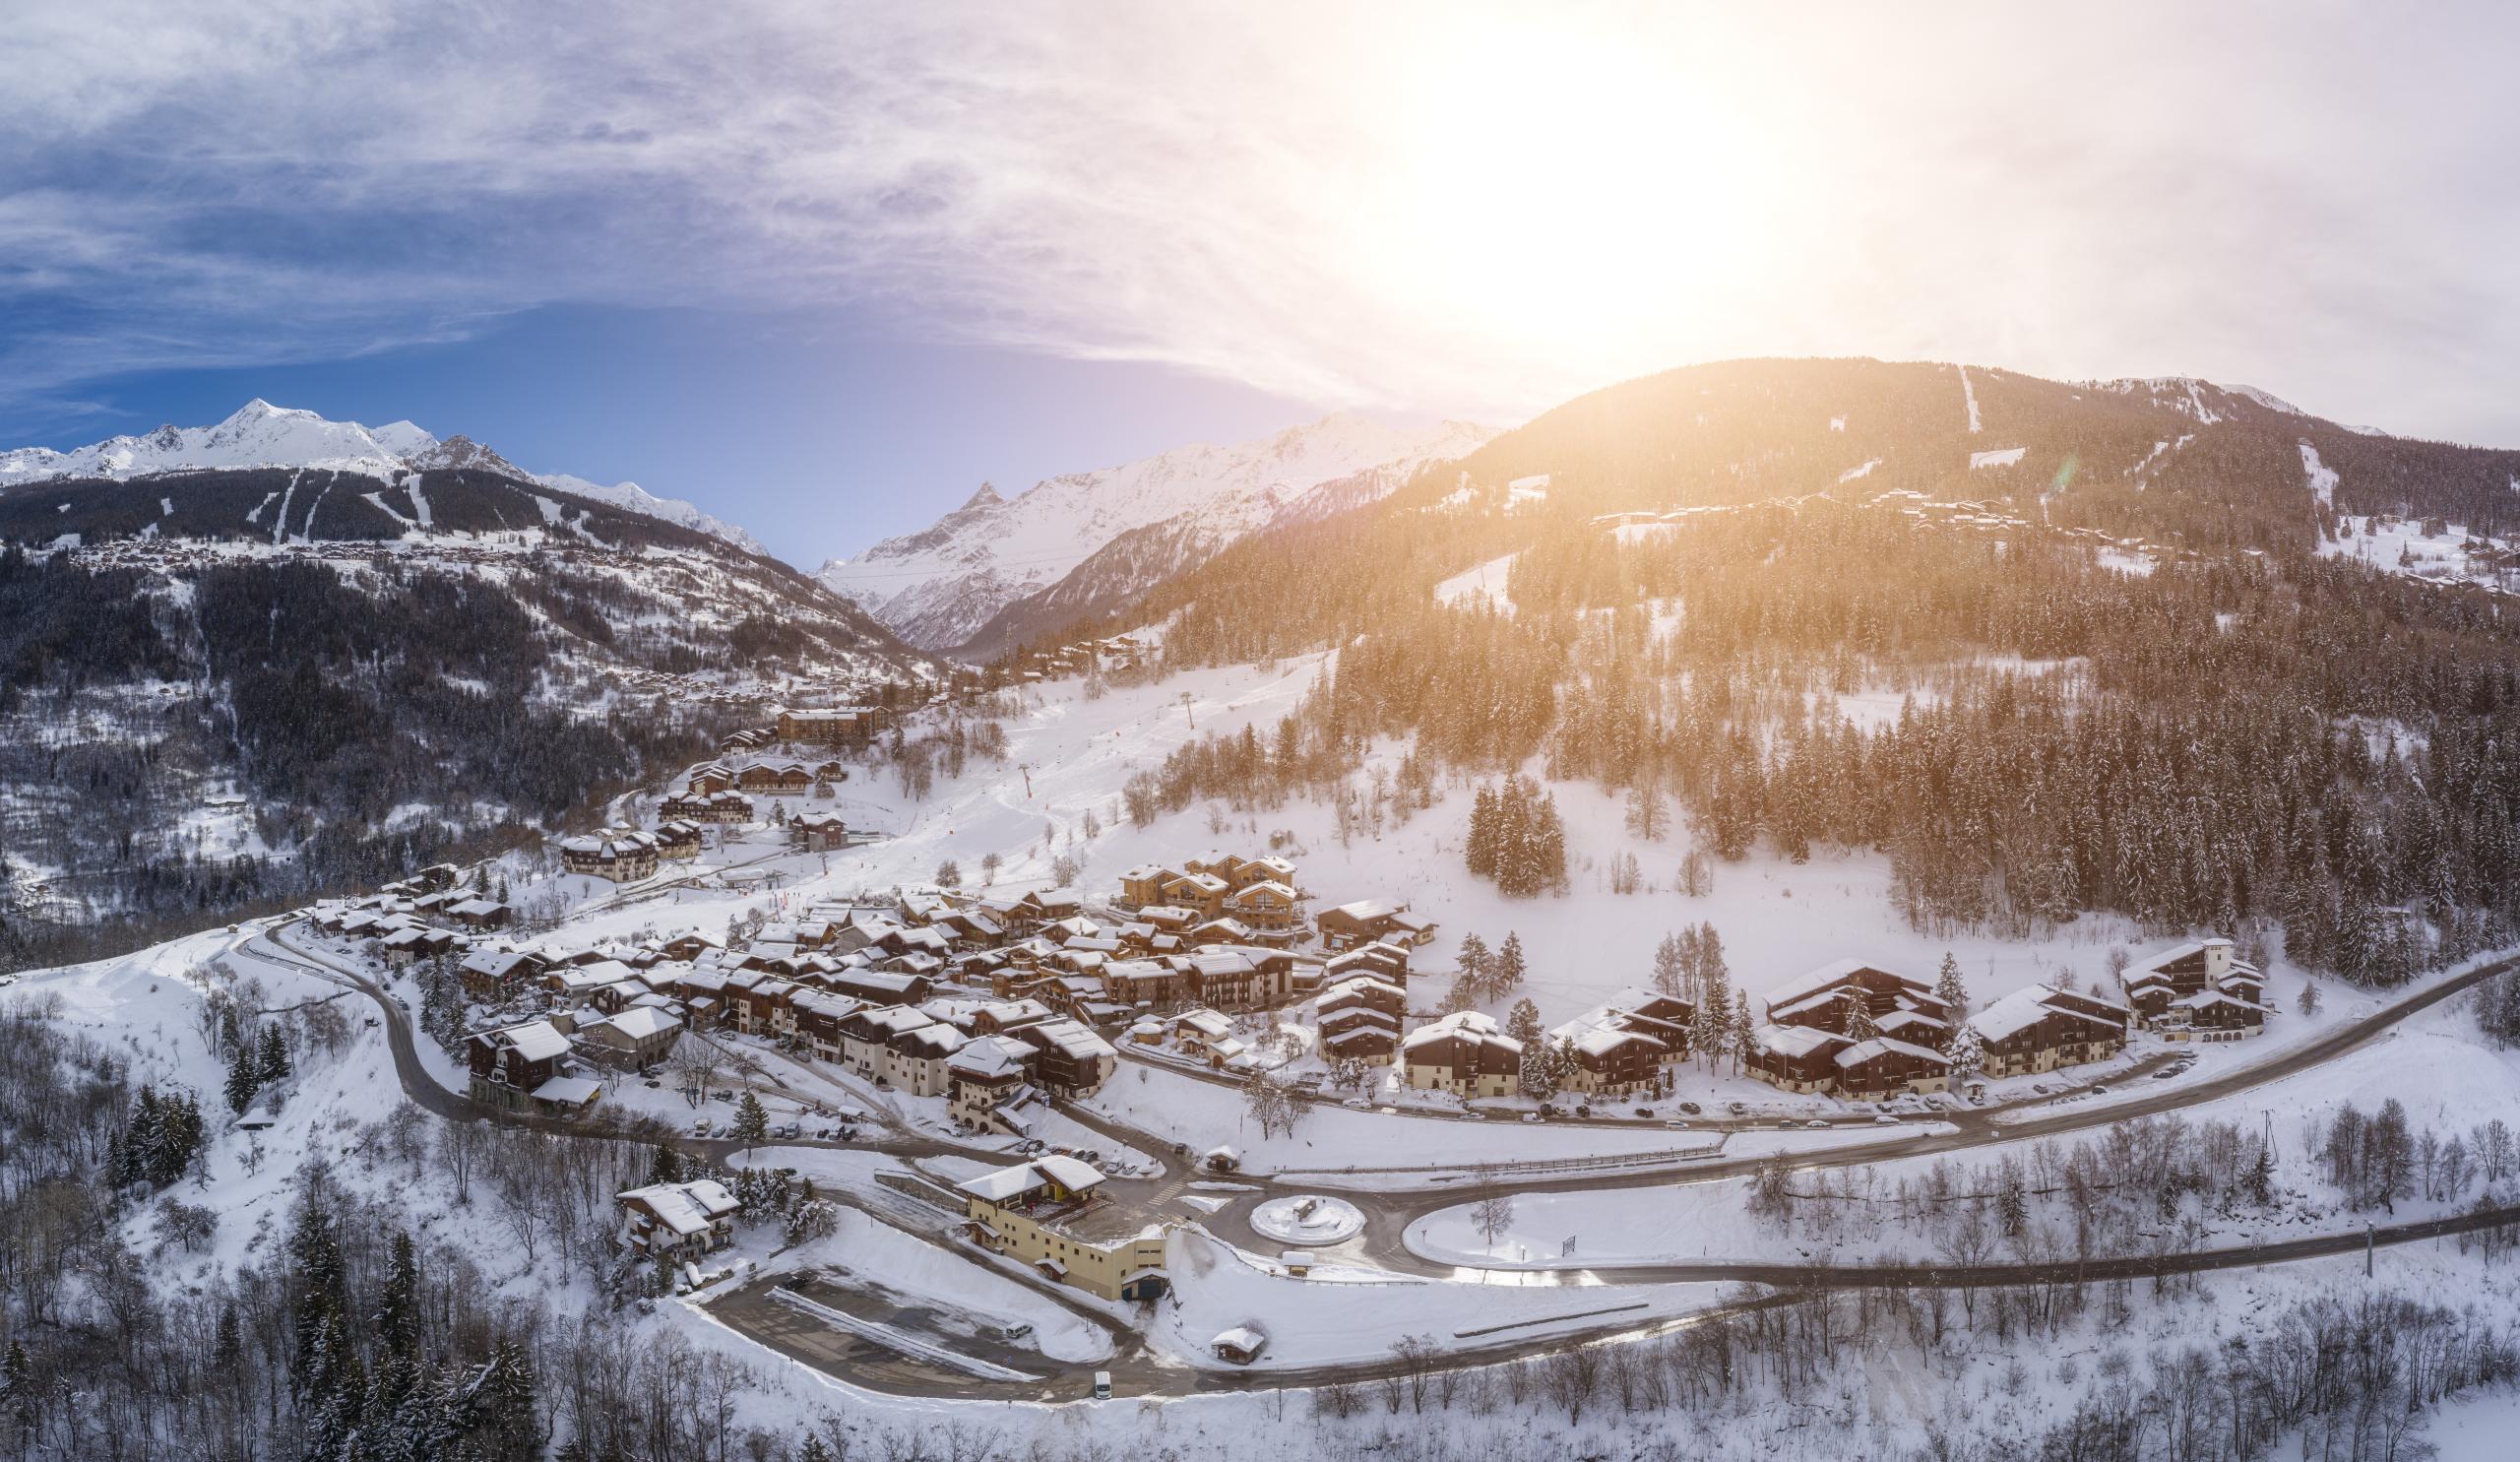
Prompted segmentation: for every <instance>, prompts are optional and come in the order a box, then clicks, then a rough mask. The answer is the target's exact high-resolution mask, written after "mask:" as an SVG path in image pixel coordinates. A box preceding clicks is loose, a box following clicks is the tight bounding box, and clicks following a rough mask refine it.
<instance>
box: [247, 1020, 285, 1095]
mask: <svg viewBox="0 0 2520 1462" xmlns="http://www.w3.org/2000/svg"><path fill="white" fill-rule="evenodd" d="M288 1073H289V1064H288V1044H287V1043H286V1042H285V1041H284V1040H282V1039H281V1034H280V1027H279V1026H277V1025H267V1026H264V1027H263V1041H262V1052H261V1054H260V1055H258V1056H257V1057H256V1058H255V1065H254V1075H255V1077H256V1078H257V1079H258V1080H260V1081H261V1082H262V1084H263V1085H265V1086H270V1085H271V1084H272V1083H273V1082H276V1081H286V1080H287V1079H288Z"/></svg>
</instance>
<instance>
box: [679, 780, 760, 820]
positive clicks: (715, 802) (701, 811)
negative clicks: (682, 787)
mask: <svg viewBox="0 0 2520 1462" xmlns="http://www.w3.org/2000/svg"><path fill="white" fill-rule="evenodd" d="M657 814H658V815H659V816H661V817H663V818H666V819H668V820H670V821H674V822H698V823H715V824H717V825H719V826H722V827H723V826H732V825H736V824H740V823H746V822H750V821H752V819H753V807H752V798H750V797H748V796H745V795H743V794H742V793H740V792H736V791H734V790H732V789H731V788H727V789H721V790H719V791H716V792H701V791H698V790H697V789H695V790H693V791H690V792H685V793H681V794H678V795H672V796H668V797H666V798H665V799H664V800H663V801H661V802H659V803H658V804H657Z"/></svg>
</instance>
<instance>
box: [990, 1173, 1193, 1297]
mask: <svg viewBox="0 0 2520 1462" xmlns="http://www.w3.org/2000/svg"><path fill="white" fill-rule="evenodd" d="M1102 1186H1103V1174H1102V1171H1101V1170H1100V1169H1098V1168H1096V1167H1095V1166H1094V1165H1092V1164H1091V1163H1084V1162H1079V1161H1078V1160H1076V1159H1074V1158H1063V1157H1058V1156H1055V1155H1048V1156H1043V1157H1039V1158H1035V1159H1034V1160H1032V1161H1031V1162H1029V1163H1018V1164H1016V1165H1015V1166H1014V1167H1012V1168H1001V1169H999V1170H998V1171H996V1172H994V1173H983V1174H981V1175H980V1176H977V1177H975V1178H972V1179H970V1180H969V1181H967V1182H964V1183H962V1184H961V1185H960V1191H961V1192H962V1194H963V1202H964V1209H963V1214H964V1220H963V1221H964V1230H965V1232H966V1233H967V1234H969V1235H970V1236H971V1239H972V1241H973V1242H975V1243H977V1244H978V1245H979V1246H980V1247H981V1248H984V1249H986V1250H988V1251H989V1252H990V1253H993V1254H1003V1255H1006V1256H1008V1257H1010V1258H1013V1259H1015V1260H1017V1261H1019V1262H1021V1263H1025V1264H1030V1265H1032V1266H1033V1267H1034V1268H1036V1269H1038V1270H1040V1272H1041V1273H1042V1274H1044V1275H1047V1276H1048V1277H1050V1278H1052V1279H1055V1280H1058V1281H1060V1282H1061V1283H1064V1284H1072V1285H1074V1286H1076V1287H1077V1288H1078V1289H1081V1290H1084V1291H1087V1292H1088V1293H1090V1294H1094V1295H1099V1296H1101V1297H1102V1298H1103V1299H1104V1300H1108V1301H1114V1302H1117V1301H1123V1300H1126V1301H1144V1300H1155V1299H1159V1298H1161V1297H1162V1296H1163V1294H1164V1292H1165V1289H1166V1284H1167V1281H1166V1275H1165V1272H1164V1228H1163V1226H1162V1225H1161V1224H1154V1223H1149V1222H1147V1221H1146V1220H1145V1219H1143V1218H1141V1217H1139V1216H1137V1215H1135V1214H1134V1213H1132V1212H1130V1211H1129V1210H1127V1209H1124V1208H1122V1207H1120V1206H1119V1205H1118V1204H1115V1203H1113V1202H1111V1201H1110V1200H1109V1199H1107V1198H1104V1197H1103V1195H1102V1193H1101V1188H1102Z"/></svg>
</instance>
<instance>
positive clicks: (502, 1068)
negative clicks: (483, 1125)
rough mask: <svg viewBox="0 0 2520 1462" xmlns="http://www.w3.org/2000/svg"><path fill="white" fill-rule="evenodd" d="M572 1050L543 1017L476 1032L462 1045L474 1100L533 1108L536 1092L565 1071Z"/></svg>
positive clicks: (522, 1109) (512, 1108)
mask: <svg viewBox="0 0 2520 1462" xmlns="http://www.w3.org/2000/svg"><path fill="white" fill-rule="evenodd" d="M570 1049H571V1048H570V1045H569V1038H568V1037H566V1036H564V1035H562V1034H560V1031H559V1029H558V1028H557V1027H555V1026H553V1025H552V1024H551V1022H549V1021H547V1020H530V1021H527V1022H526V1023H525V1024H523V1025H517V1026H509V1027H506V1028H505V1029H502V1030H495V1031H480V1032H477V1033H475V1034H474V1035H473V1038H472V1040H470V1041H468V1042H467V1043H465V1058H466V1065H467V1067H468V1068H469V1070H470V1073H471V1075H472V1082H471V1089H472V1095H473V1101H475V1102H483V1103H487V1104H489V1105H491V1106H494V1107H503V1108H505V1109H507V1110H508V1111H510V1112H525V1111H529V1110H531V1109H532V1108H533V1106H534V1105H535V1096H536V1093H538V1092H540V1091H541V1090H542V1089H543V1088H544V1087H545V1086H546V1085H547V1084H548V1083H550V1082H551V1081H552V1080H553V1079H554V1078H557V1077H560V1076H562V1075H565V1074H567V1073H566V1070H565V1068H566V1066H567V1065H568V1060H569V1052H570Z"/></svg>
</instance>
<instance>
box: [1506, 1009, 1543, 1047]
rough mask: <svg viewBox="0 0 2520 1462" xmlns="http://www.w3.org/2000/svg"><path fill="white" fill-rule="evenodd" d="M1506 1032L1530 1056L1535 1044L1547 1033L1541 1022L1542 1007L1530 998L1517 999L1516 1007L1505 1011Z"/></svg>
mask: <svg viewBox="0 0 2520 1462" xmlns="http://www.w3.org/2000/svg"><path fill="white" fill-rule="evenodd" d="M1505 1034H1506V1035H1507V1036H1510V1037H1512V1038H1513V1039H1514V1040H1515V1041H1518V1042H1520V1043H1521V1044H1522V1048H1523V1050H1524V1052H1525V1054H1526V1056H1527V1057H1528V1054H1529V1052H1530V1050H1531V1049H1532V1046H1533V1044H1534V1043H1536V1042H1538V1041H1539V1040H1540V1039H1541V1037H1542V1036H1543V1035H1544V1034H1545V1030H1544V1027H1543V1026H1542V1025H1541V1023H1540V1007H1539V1006H1538V1005H1535V1004H1533V1003H1532V1002H1531V1000H1530V999H1529V998H1524V999H1520V1000H1516V1001H1515V1002H1514V1008H1513V1009H1511V1010H1509V1011H1507V1012H1505Z"/></svg>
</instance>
